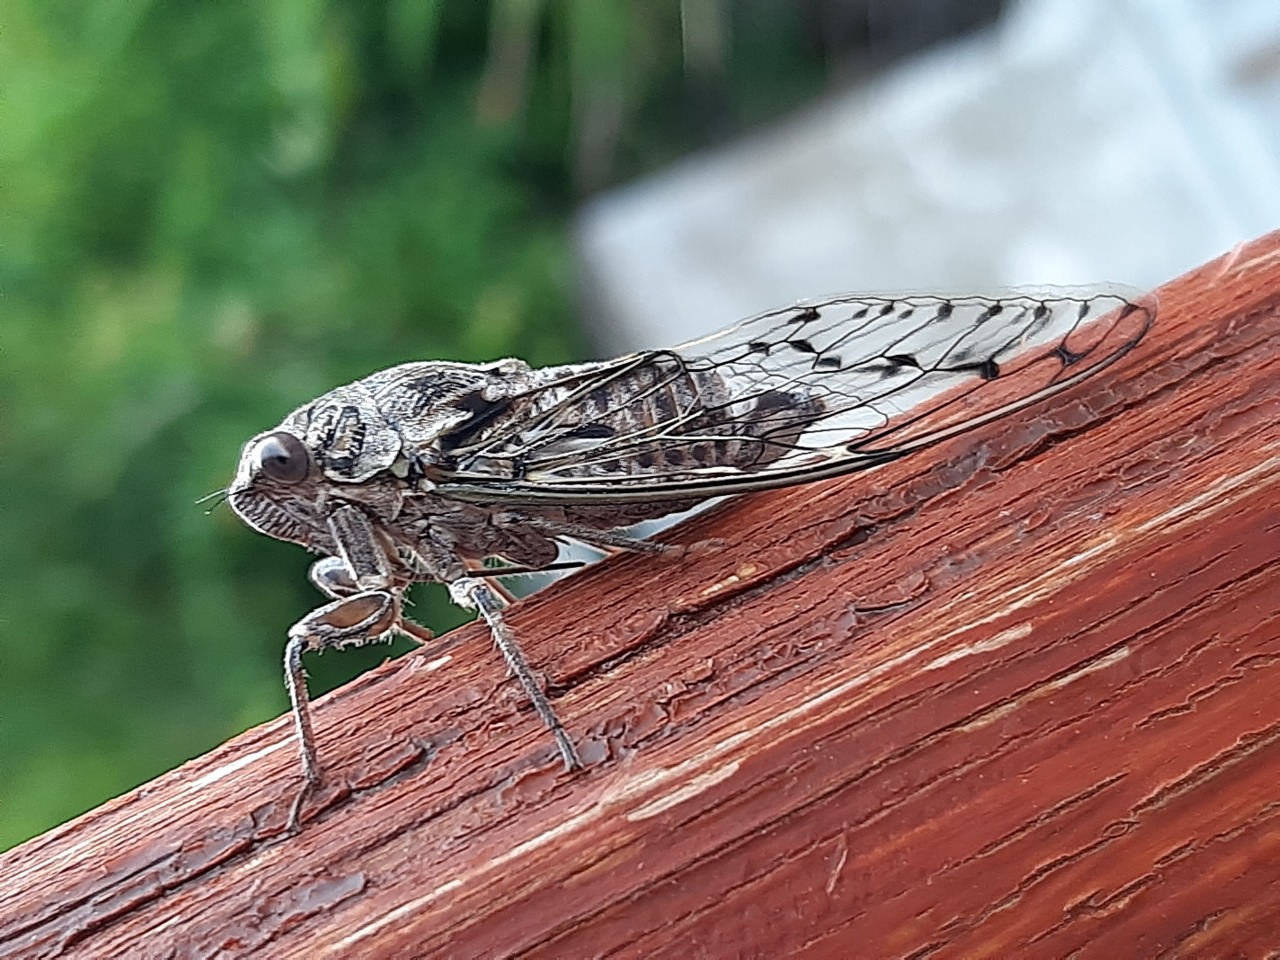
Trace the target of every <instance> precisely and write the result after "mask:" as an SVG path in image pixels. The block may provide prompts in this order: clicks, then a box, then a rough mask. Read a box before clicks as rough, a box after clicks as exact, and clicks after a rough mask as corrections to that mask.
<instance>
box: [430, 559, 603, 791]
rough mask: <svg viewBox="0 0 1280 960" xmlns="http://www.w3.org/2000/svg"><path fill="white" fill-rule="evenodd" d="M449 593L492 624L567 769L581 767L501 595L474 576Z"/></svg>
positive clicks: (454, 585)
mask: <svg viewBox="0 0 1280 960" xmlns="http://www.w3.org/2000/svg"><path fill="white" fill-rule="evenodd" d="M449 596H450V597H451V598H452V599H453V602H454V603H456V604H457V605H458V606H460V607H464V608H466V609H468V610H477V611H479V613H480V616H482V617H484V619H485V622H486V623H487V624H488V625H489V631H490V632H491V633H492V634H493V642H494V643H495V644H497V646H498V649H499V650H500V651H502V657H503V659H504V660H506V661H507V666H508V667H510V669H511V672H512V673H514V674H515V676H516V680H518V681H519V683H520V686H521V687H522V688H524V692H525V695H526V696H527V697H528V698H529V700H530V702H532V703H533V709H534V711H535V712H536V713H537V714H538V716H539V717H540V718H541V719H542V722H543V723H544V724H546V726H547V729H548V730H550V731H551V735H552V736H553V737H554V738H555V741H556V747H557V748H558V749H559V750H560V758H561V759H562V760H563V761H564V767H565V769H566V770H578V769H580V768H581V767H582V760H581V758H580V757H579V756H578V751H577V748H576V747H574V745H573V741H572V740H571V739H569V734H568V733H566V732H565V729H564V726H563V725H562V724H561V723H560V718H559V717H557V716H556V713H555V710H553V709H552V707H551V702H550V701H549V700H547V695H546V694H545V693H543V692H542V686H541V685H540V684H539V683H538V681H537V678H536V677H534V675H533V671H532V670H531V669H529V663H528V661H527V660H525V658H524V654H523V653H522V652H521V651H520V646H519V645H518V644H517V643H516V639H515V637H514V636H512V634H511V630H510V628H509V627H508V626H507V622H506V620H505V619H504V618H503V616H502V601H501V600H500V599H499V598H498V596H497V594H495V593H494V592H493V590H492V589H490V587H489V585H488V584H487V583H484V582H483V581H481V580H477V579H476V578H474V577H462V578H460V579H458V580H454V581H453V582H452V583H450V584H449Z"/></svg>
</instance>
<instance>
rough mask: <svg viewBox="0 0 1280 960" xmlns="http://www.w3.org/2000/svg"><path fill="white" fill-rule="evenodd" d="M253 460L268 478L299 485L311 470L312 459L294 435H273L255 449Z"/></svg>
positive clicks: (260, 441) (261, 441) (260, 442)
mask: <svg viewBox="0 0 1280 960" xmlns="http://www.w3.org/2000/svg"><path fill="white" fill-rule="evenodd" d="M253 459H254V462H255V463H256V464H257V466H258V469H259V470H260V471H261V472H262V474H263V475H264V476H266V477H269V478H270V479H272V480H278V481H279V482H280V483H297V482H298V481H299V480H301V479H302V478H303V477H305V476H306V475H307V471H308V470H309V469H310V468H311V457H310V456H309V455H308V454H307V448H306V447H304V446H303V445H302V441H301V440H299V439H298V438H297V437H295V436H294V435H293V434H292V433H285V432H283V431H281V432H280V433H271V434H268V435H267V436H265V437H263V438H262V439H261V440H259V441H258V443H257V446H255V447H254V448H253Z"/></svg>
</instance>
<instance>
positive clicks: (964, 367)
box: [441, 287, 1155, 503]
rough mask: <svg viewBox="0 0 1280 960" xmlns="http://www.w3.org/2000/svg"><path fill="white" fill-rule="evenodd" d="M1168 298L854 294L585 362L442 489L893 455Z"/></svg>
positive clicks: (1061, 292)
mask: <svg viewBox="0 0 1280 960" xmlns="http://www.w3.org/2000/svg"><path fill="white" fill-rule="evenodd" d="M1154 317H1155V304H1154V300H1153V299H1151V298H1150V297H1146V298H1142V297H1140V296H1138V295H1137V294H1135V293H1133V292H1131V291H1126V290H1122V289H1120V288H1115V287H1107V288H1089V289H1055V290H1043V291H1041V290H1014V291H1009V292H1006V293H1002V294H999V295H994V296H983V295H965V296H948V295H938V294H901V295H853V296H844V297H834V298H831V299H827V300H822V301H816V302H813V303H807V304H798V305H796V306H792V307H787V308H784V309H781V310H774V311H770V312H768V313H764V314H760V315H758V316H755V317H752V318H750V319H748V320H744V321H742V322H740V323H738V324H735V325H734V326H732V327H729V328H727V329H725V330H722V331H720V332H719V333H715V334H712V335H710V336H707V337H703V338H700V339H698V340H694V341H691V342H689V343H686V344H683V345H681V346H679V347H676V348H674V349H672V350H666V351H650V352H645V353H639V354H634V355H631V356H629V357H623V358H620V359H619V360H616V361H610V362H607V363H601V364H592V365H585V366H583V367H581V368H564V369H566V370H575V369H576V370H577V371H578V372H577V373H575V374H572V375H566V376H565V377H563V378H560V379H557V380H554V381H552V382H550V383H548V384H547V385H545V386H543V387H542V388H540V389H539V390H538V391H536V392H535V393H533V394H531V395H529V396H527V397H525V398H522V403H521V404H520V405H518V408H517V407H514V406H513V407H512V408H511V409H509V410H507V411H505V412H504V416H503V417H502V418H500V420H497V421H495V422H494V423H493V424H492V429H490V430H489V431H488V432H487V433H482V434H478V435H475V436H473V437H472V438H471V439H472V442H471V443H470V445H469V446H468V448H467V449H466V450H465V451H462V453H463V455H462V456H461V457H459V458H458V460H457V468H456V470H455V471H454V472H453V473H452V474H450V475H448V476H447V477H445V478H444V480H445V482H444V483H443V484H441V489H442V492H445V493H447V494H449V495H452V496H458V497H461V498H464V499H469V500H486V499H487V500H493V501H506V502H544V503H546V502H560V503H584V502H625V501H638V500H649V499H653V500H659V499H674V498H685V497H691V496H693V497H711V496H720V495H724V494H732V493H740V492H745V491H748V490H758V489H764V488H768V487H776V486H784V485H787V484H793V483H801V482H806V481H808V480H812V479H818V478H820V477H826V476H833V475H836V474H840V473H845V472H850V471H853V470H858V469H863V468H866V467H870V466H875V465H877V464H880V463H884V462H886V461H887V460H892V459H896V458H897V457H900V456H904V455H905V454H907V453H910V452H913V451H915V450H919V449H922V448H924V447H927V446H930V445H932V444H934V443H938V442H940V441H942V440H945V439H947V438H949V437H952V436H955V435H957V434H959V433H962V432H964V431H965V430H969V429H972V428H974V427H977V426H979V425H981V424H983V423H988V422H990V421H992V420H994V419H997V418H999V417H1002V416H1005V415H1008V414H1010V413H1013V412H1015V411H1017V410H1021V409H1023V408H1024V407H1027V406H1029V405H1030V404H1033V403H1036V402H1038V401H1040V400H1043V399H1045V398H1046V397H1049V396H1052V395H1054V394H1056V393H1059V392H1061V391H1062V390H1065V389H1067V388H1069V387H1070V386H1072V385H1073V384H1076V383H1078V382H1080V381H1081V380H1084V379H1085V378H1087V377H1089V376H1092V375H1093V374H1094V373H1097V372H1098V371H1099V370H1102V369H1104V368H1106V367H1107V366H1109V365H1110V364H1112V363H1114V362H1115V361H1116V360H1118V359H1119V358H1120V357H1122V356H1124V355H1125V354H1126V353H1127V352H1128V351H1129V350H1131V349H1132V348H1133V347H1134V346H1135V345H1136V344H1137V343H1138V342H1139V341H1140V340H1141V339H1142V337H1143V336H1144V335H1145V333H1146V331H1147V329H1149V327H1150V325H1151V323H1152V322H1153V320H1154Z"/></svg>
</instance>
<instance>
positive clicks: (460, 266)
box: [0, 0, 822, 848]
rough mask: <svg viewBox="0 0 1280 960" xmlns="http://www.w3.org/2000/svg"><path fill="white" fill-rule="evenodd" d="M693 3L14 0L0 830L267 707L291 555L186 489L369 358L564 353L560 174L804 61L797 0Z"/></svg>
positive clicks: (615, 168)
mask: <svg viewBox="0 0 1280 960" xmlns="http://www.w3.org/2000/svg"><path fill="white" fill-rule="evenodd" d="M707 10H710V11H712V13H713V14H715V12H716V11H720V12H721V13H723V12H724V8H723V6H722V5H720V4H713V3H706V4H698V3H693V4H681V3H679V2H676V0H654V2H639V0H636V2H628V0H563V2H542V0H492V2H481V0H448V2H440V0H378V2H374V0H370V2H349V3H339V2H334V0H327V2H320V0H269V2H268V0H264V2H260V3H239V2H229V3H218V4H200V3H181V2H167V3H165V2H159V0H150V2H148V0H82V2H75V3H72V2H68V0H10V2H9V3H8V4H6V8H5V16H4V23H3V29H2V30H0V90H2V92H3V95H2V98H0V109H2V114H0V123H2V124H3V128H2V130H0V574H2V575H0V848H3V847H5V846H8V845H10V844H13V843H15V842H18V841H20V840H22V839H24V838H26V837H28V836H31V835H32V834H35V833H37V832H39V831H41V830H44V829H46V828H48V827H49V826H51V825H53V824H55V823H58V822H60V821H62V820H64V819H66V818H68V817H70V816H73V815H75V814H77V813H79V812H81V811H83V810H85V809H87V808H89V807H92V806H94V805H96V804H98V803H100V802H102V801H103V800H105V799H106V798H108V797H110V796H113V795H115V794H118V793H120V792H122V791H124V790H126V789H128V788H130V787H132V786H134V785H136V784H138V783H140V782H143V781H145V780H147V779H149V778H151V777H153V776H155V775H156V774H158V773H160V772H162V771H163V770H165V769H168V768H170V767H172V766H174V765H176V764H178V763H180V762H182V761H183V760H185V759H187V758H189V757H191V756H194V755H197V754H199V753H202V752H204V751H205V750H208V749H210V748H211V747H213V746H214V745H216V744H217V743H218V742H220V741H222V740H224V739H226V738H228V737H230V736H233V735H234V734H236V733H237V732H239V731H241V730H243V729H244V728H246V727H248V726H250V725H252V724H255V723H258V722H261V721H263V720H266V719H268V718H270V717H272V716H275V715H277V714H279V713H280V712H281V711H282V710H284V709H285V707H286V700H285V697H284V691H283V687H282V684H281V671H280V663H279V660H280V654H281V650H282V647H283V640H284V631H285V629H286V628H287V627H288V625H289V624H291V623H292V622H293V621H294V620H295V619H297V618H298V617H299V616H300V615H301V614H303V613H304V612H306V611H307V610H308V609H309V608H310V607H312V606H313V605H314V604H315V603H316V602H317V601H318V599H319V598H318V595H316V594H315V593H314V591H313V590H312V588H311V587H310V585H309V584H308V583H307V582H306V579H305V576H304V573H305V569H306V567H307V564H308V562H309V560H310V558H309V557H308V555H307V554H306V553H305V552H304V551H302V550H300V549H299V548H297V547H295V546H292V545H289V544H283V543H276V542H273V541H270V540H268V539H267V538H265V537H262V536H259V535H257V534H255V533H252V532H251V531H250V530H248V529H247V528H246V527H243V526H242V525H241V524H240V523H239V522H238V521H237V520H236V518H235V517H234V516H233V515H232V514H231V513H230V512H229V511H228V510H227V509H226V508H225V507H222V508H218V509H215V510H213V511H212V512H211V513H207V512H206V510H205V508H202V507H199V506H197V505H196V503H195V501H196V500H197V499H198V498H199V497H200V496H201V495H203V494H206V493H208V492H210V491H213V490H216V489H218V488H220V487H222V486H223V485H224V484H225V483H226V482H227V481H228V480H229V477H230V473H231V470H232V469H233V467H234V464H235V460H236V457H237V454H238V451H239V447H240V444H241V443H242V442H243V441H244V440H245V439H246V438H248V437H249V436H250V435H251V434H253V433H255V432H257V431H259V430H262V429H264V428H266V427H268V426H271V425H273V424H275V423H276V422H278V420H279V419H280V418H281V416H283V414H285V413H286V412H287V411H289V410H290V409H292V408H293V407H295V406H297V405H298V404H300V403H302V402H304V401H306V400H308V399H310V398H312V397H314V396H316V395H317V394H319V393H321V392H323V391H324V390H326V389H328V388H330V387H332V386H334V385H336V384H338V383H342V382H346V381H349V380H351V379H354V378H356V377H359V376H362V375H364V374H365V373H368V372H369V371H371V370H373V369H376V368H378V367H381V366H386V365H389V364H391V363H395V362H400V361H403V360H407V359H413V358H430V357H436V358H451V359H464V360H468V359H485V358H492V357H496V356H503V355H513V354H514V355H519V356H521V357H524V358H525V359H527V360H529V361H530V362H533V363H548V362H555V361H562V360H565V359H567V358H570V357H571V356H574V355H579V354H581V353H583V352H584V347H583V344H582V342H581V340H580V338H579V334H578V331H577V329H576V326H575V324H574V322H573V321H572V319H571V318H572V312H571V307H570V296H569V293H570V289H571V280H572V278H571V268H570V263H569V254H568V249H569V247H568V243H567V241H566V225H565V224H566V219H567V217H568V216H569V214H570V212H571V210H572V207H573V204H574V201H575V199H577V198H578V197H579V196H580V195H581V194H583V193H584V192H587V191H590V190H592V189H596V188H598V187H600V186H603V185H606V184H607V183H609V182H611V181H616V180H619V179H623V178H625V177H628V176H631V175H633V174H635V173H637V172H639V171H642V170H644V169H648V168H651V167H654V166H657V165H659V164H660V163H662V162H663V161H665V160H666V159H668V158H670V157H672V156H675V155H676V154H678V153H681V152H683V151H686V150H688V149H689V148H690V147H692V146H695V145H697V144H698V143H700V142H703V141H705V140H706V139H707V138H708V137H709V136H714V135H717V134H719V133H722V132H728V131H730V130H732V129H734V128H737V127H740V126H742V125H744V124H746V123H749V122H750V121H752V120H754V119H757V118H759V117H762V116H767V115H769V114H771V113H774V112H777V111H778V110H779V109H781V108H782V107H784V106H786V105H787V104H789V103H791V102H794V101H795V100H797V99H799V98H801V97H802V96H804V95H805V94H807V93H810V92H812V91H813V90H814V89H815V88H817V87H818V86H820V84H821V82H822V77H821V66H820V64H819V62H818V60H819V58H818V57H816V56H815V55H814V54H813V53H812V52H811V51H810V50H809V47H808V45H807V44H806V42H805V34H804V24H803V23H802V22H800V21H798V20H797V19H796V18H795V15H794V12H793V10H792V7H791V5H790V4H789V3H785V2H783V3H759V2H757V3H745V4H743V5H742V7H741V8H735V11H734V15H733V22H732V24H726V23H723V22H720V21H719V20H716V19H715V17H714V16H712V17H711V18H710V19H708V18H707V16H706V11H707ZM699 18H700V19H699ZM418 602H419V606H418V608H417V610H416V615H417V616H418V617H419V618H420V619H421V620H423V621H425V622H427V623H429V624H431V625H432V626H433V627H435V628H443V627H446V626H449V625H452V624H455V623H458V622H460V620H461V619H462V616H461V615H460V614H459V613H458V612H457V611H455V610H453V609H452V608H451V607H449V605H448V604H447V602H445V600H444V598H443V596H442V595H440V594H439V593H438V592H432V591H423V592H422V593H421V594H420V595H419V597H418ZM397 649H399V648H397ZM387 654H388V649H387V648H385V647H382V648H371V649H367V650H364V651H352V652H349V653H344V654H343V655H341V656H330V657H327V658H323V659H317V658H312V662H310V663H309V668H310V669H311V671H312V673H313V677H314V683H313V689H324V688H327V687H330V686H332V685H334V684H335V683H336V682H339V681H340V680H342V679H344V678H346V677H349V676H351V675H352V674H354V673H356V672H358V671H359V670H361V669H363V668H364V667H366V666H367V665H368V664H370V663H373V662H377V661H379V660H381V659H382V658H383V657H385V656H386V655H387Z"/></svg>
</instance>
